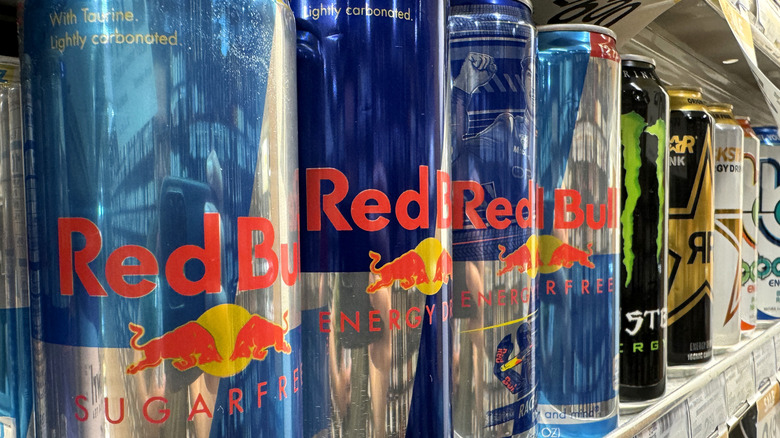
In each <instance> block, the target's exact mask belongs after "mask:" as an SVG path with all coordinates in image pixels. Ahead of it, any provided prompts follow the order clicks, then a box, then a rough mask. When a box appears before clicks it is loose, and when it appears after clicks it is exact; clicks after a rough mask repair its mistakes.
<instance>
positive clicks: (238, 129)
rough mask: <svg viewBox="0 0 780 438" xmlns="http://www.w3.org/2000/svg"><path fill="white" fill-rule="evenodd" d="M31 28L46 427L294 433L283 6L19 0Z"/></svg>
mask: <svg viewBox="0 0 780 438" xmlns="http://www.w3.org/2000/svg"><path fill="white" fill-rule="evenodd" d="M23 32H24V50H25V53H24V60H23V63H24V68H25V69H26V75H25V77H26V83H25V84H24V85H25V87H26V92H27V93H28V97H29V99H28V101H29V102H32V104H31V105H29V108H27V115H26V116H27V124H28V126H27V129H28V133H29V135H28V138H27V144H26V145H25V153H26V158H29V159H28V160H27V162H28V163H31V165H30V167H29V168H28V172H27V173H28V192H27V194H28V212H29V214H28V218H29V222H30V230H31V237H30V240H31V245H30V246H31V248H32V252H31V261H30V264H31V271H32V272H31V290H32V293H33V296H34V297H35V300H34V301H33V310H32V320H33V323H32V326H33V328H34V330H33V338H34V341H33V345H34V348H36V349H37V353H39V354H40V356H41V357H42V359H43V360H42V361H41V364H40V367H39V369H37V371H38V376H37V377H38V379H39V382H38V384H39V387H40V388H42V389H41V390H40V391H39V396H38V402H39V403H40V406H42V409H43V411H42V412H45V415H41V416H39V419H38V420H39V421H40V422H41V424H40V425H39V427H42V428H43V429H44V430H49V429H51V430H67V431H68V434H73V435H78V434H81V435H86V436H91V435H96V434H98V433H103V434H118V435H123V434H142V435H149V436H152V435H170V436H176V435H181V434H183V428H186V427H187V425H188V424H197V428H198V430H200V431H204V432H206V433H210V434H211V436H238V435H241V436H243V435H247V434H251V435H258V436H275V435H277V434H285V435H289V436H294V435H299V434H300V431H301V427H300V423H299V422H297V421H295V419H297V418H298V417H299V416H300V413H301V406H302V399H301V390H300V389H301V387H302V375H301V360H302V357H301V351H300V344H301V329H300V312H299V296H298V295H297V294H298V293H299V290H298V277H299V272H300V263H299V259H298V256H299V252H300V251H299V247H298V228H297V222H296V221H294V220H293V221H291V220H289V219H288V218H297V214H298V213H297V208H298V207H297V205H298V202H297V200H298V198H297V195H298V194H297V180H296V178H297V170H296V167H297V153H296V148H295V142H294V141H295V135H296V134H295V132H294V131H295V126H294V123H288V122H285V121H289V120H294V119H292V117H293V116H294V114H295V106H294V105H291V104H292V103H294V101H293V100H292V99H290V97H291V96H294V89H293V88H292V85H291V84H290V83H289V82H290V81H288V80H287V79H286V77H287V75H289V74H294V71H295V70H294V59H293V57H292V52H293V50H294V26H293V17H292V14H291V11H290V10H289V8H288V7H287V6H286V5H284V4H282V3H279V2H275V1H271V0H261V1H254V0H239V1H235V2H220V1H209V0H204V1H202V2H200V3H198V5H197V7H194V8H193V5H191V4H182V3H180V2H176V1H167V0H129V1H120V0H116V1H109V2H96V1H87V0H79V1H70V2H51V1H47V0H30V1H26V2H25V4H24V29H23ZM247 78H251V80H247ZM293 85H294V84H293ZM268 156H274V157H275V160H269V159H268ZM271 182H273V184H275V185H273V186H272V183H271ZM55 368H57V369H58V372H57V373H54V372H52V369H55ZM98 431H100V432H98Z"/></svg>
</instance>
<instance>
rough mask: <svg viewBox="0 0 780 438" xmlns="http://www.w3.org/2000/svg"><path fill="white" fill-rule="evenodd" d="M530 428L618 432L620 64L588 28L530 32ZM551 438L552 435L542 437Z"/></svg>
mask: <svg viewBox="0 0 780 438" xmlns="http://www.w3.org/2000/svg"><path fill="white" fill-rule="evenodd" d="M536 91H537V93H536V95H537V110H538V125H537V126H538V133H539V136H538V142H539V145H538V154H537V157H538V158H537V171H538V175H539V186H540V192H539V193H540V194H539V201H540V202H539V205H538V207H537V215H538V217H539V218H540V219H539V220H540V221H542V226H540V228H541V230H540V235H539V238H538V242H537V244H536V245H535V250H536V251H538V254H539V260H540V263H541V267H540V268H539V277H538V280H537V281H538V284H539V288H538V294H539V319H538V321H539V326H538V330H539V338H540V342H539V348H538V349H537V358H538V360H537V365H538V366H537V372H538V375H539V422H540V425H539V431H540V433H541V434H542V435H549V434H556V435H557V436H562V437H563V436H565V437H568V436H603V435H605V434H607V433H608V432H609V431H610V430H612V429H614V428H615V427H616V426H617V414H618V412H617V411H618V385H619V382H618V329H619V326H620V321H619V300H618V292H617V288H618V287H619V286H618V285H619V282H620V265H619V263H620V249H619V245H620V236H619V234H618V232H619V223H618V221H619V217H618V211H619V209H620V190H619V187H620V128H619V123H620V119H619V114H620V105H619V102H620V58H619V56H618V54H617V51H616V50H615V39H614V34H611V33H610V31H609V30H607V29H605V28H601V27H597V26H582V25H573V26H569V25H553V26H541V27H539V63H538V71H537V90H536ZM550 436H554V435H550Z"/></svg>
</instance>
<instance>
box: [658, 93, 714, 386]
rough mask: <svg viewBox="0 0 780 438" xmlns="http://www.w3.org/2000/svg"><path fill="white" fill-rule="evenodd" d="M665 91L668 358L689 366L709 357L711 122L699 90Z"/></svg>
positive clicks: (704, 360) (711, 182)
mask: <svg viewBox="0 0 780 438" xmlns="http://www.w3.org/2000/svg"><path fill="white" fill-rule="evenodd" d="M667 92H668V93H669V97H670V110H671V112H670V118H669V188H670V190H669V196H668V199H669V252H668V258H667V266H668V270H669V296H668V309H669V314H668V324H669V327H668V330H669V332H668V346H669V351H668V363H669V365H694V364H700V363H703V362H707V361H709V360H710V358H711V357H712V327H711V321H710V319H711V317H710V312H711V307H712V282H713V278H712V276H713V271H712V261H713V259H712V246H713V232H714V230H715V215H714V209H713V198H714V192H713V173H714V166H713V160H712V128H713V124H714V123H713V119H712V116H710V114H709V113H708V112H707V108H706V106H705V104H704V102H703V101H702V97H701V90H700V89H698V88H692V87H678V88H670V89H667ZM671 371H672V370H670V372H671Z"/></svg>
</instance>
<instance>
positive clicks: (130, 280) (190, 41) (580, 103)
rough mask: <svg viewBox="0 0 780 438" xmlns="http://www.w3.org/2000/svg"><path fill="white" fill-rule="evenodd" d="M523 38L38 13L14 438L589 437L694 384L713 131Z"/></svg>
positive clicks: (497, 22)
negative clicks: (27, 356)
mask: <svg viewBox="0 0 780 438" xmlns="http://www.w3.org/2000/svg"><path fill="white" fill-rule="evenodd" d="M531 7H532V5H531V3H530V1H528V0H490V1H487V0H486V1H481V0H454V1H452V2H451V6H450V7H449V8H448V7H447V5H446V2H438V1H423V2H404V1H399V2H396V3H394V4H393V5H392V7H390V6H387V5H381V6H380V5H378V4H371V3H366V4H362V5H359V6H356V5H354V4H352V3H350V2H347V1H343V0H337V1H335V2H333V3H331V4H327V5H326V4H324V3H321V2H310V1H308V0H295V1H292V2H290V3H289V4H288V3H287V2H284V1H271V0H230V1H227V0H219V1H218V0H193V1H191V2H186V3H182V2H175V1H170V0H134V1H132V2H125V1H118V0H108V1H101V2H97V1H94V0H74V1H66V2H61V1H59V2H52V1H50V0H25V1H24V2H23V4H22V8H21V12H20V13H21V15H20V24H21V27H22V28H21V35H22V51H21V53H22V86H23V87H22V89H23V96H22V97H23V102H24V105H23V108H24V111H23V113H24V134H25V135H24V147H23V152H24V180H25V189H26V190H25V193H23V195H25V196H26V200H25V201H24V202H25V203H26V205H27V218H26V219H27V230H28V235H29V239H28V250H29V257H28V258H29V262H28V265H29V289H30V306H29V308H30V310H29V314H30V316H29V320H30V321H29V325H30V327H31V333H32V334H31V341H30V342H29V345H30V349H31V351H32V364H33V365H32V366H29V367H27V368H25V367H24V366H22V367H21V368H19V369H20V370H21V371H24V370H25V369H29V370H34V378H35V385H34V386H33V388H34V390H33V392H34V399H35V427H34V428H33V427H32V426H28V424H29V421H30V420H29V418H30V415H29V412H30V410H29V409H27V410H26V411H25V412H27V417H24V416H23V415H22V416H17V417H15V418H16V419H15V421H16V426H15V427H16V429H15V430H17V431H19V432H18V435H20V436H24V435H25V432H27V431H32V430H33V429H36V430H37V433H38V435H40V436H52V437H57V436H66V437H70V436H90V437H91V436H166V437H167V436H195V437H203V436H220V437H230V436H274V437H276V436H291V437H294V436H306V437H311V436H317V437H322V436H338V437H341V436H355V437H363V436H375V437H394V436H410V437H414V436H420V437H439V436H461V437H493V436H522V437H532V436H537V435H541V436H543V437H551V436H562V437H565V436H603V435H604V434H606V433H608V432H609V431H610V430H612V429H614V428H615V427H616V426H617V413H618V393H619V390H620V393H621V394H623V393H624V391H626V394H628V395H629V398H631V397H635V398H643V397H644V398H652V397H655V396H657V395H660V394H661V393H663V391H664V383H665V375H666V369H665V364H666V355H667V341H666V336H665V333H664V329H665V327H666V325H667V319H668V324H669V338H668V339H669V341H668V344H669V347H668V356H669V360H670V363H673V358H676V357H680V359H679V361H681V362H682V363H688V362H696V361H699V360H703V359H705V358H708V357H709V356H707V355H706V352H705V353H701V351H706V349H707V348H710V349H711V345H710V344H709V342H710V341H709V340H700V339H698V338H693V337H690V336H689V334H690V335H691V336H696V334H697V333H700V332H701V331H702V330H705V331H707V330H710V329H711V325H710V321H709V319H707V320H706V321H704V320H703V319H701V318H704V317H703V316H695V315H699V314H698V313H696V312H698V309H700V308H701V309H703V310H702V311H704V312H706V311H709V308H710V306H711V303H712V302H716V303H717V302H718V300H719V298H717V296H718V294H720V293H721V292H720V291H716V290H715V289H716V288H715V286H716V285H718V284H721V283H722V284H728V285H732V283H733V281H737V282H739V281H738V280H739V279H737V280H734V279H733V278H731V277H729V278H726V277H724V279H722V280H720V279H708V280H707V279H705V280H704V281H706V282H707V284H706V287H704V288H702V287H699V286H702V285H704V283H703V282H702V283H701V284H699V283H697V282H698V281H699V280H700V279H702V278H704V277H705V276H706V275H710V274H708V273H712V272H713V271H716V272H717V270H712V269H710V268H709V266H711V260H712V257H713V254H715V257H719V256H718V255H717V254H718V248H719V247H718V246H717V245H719V243H718V241H716V240H714V239H715V238H716V237H717V235H716V233H715V228H714V224H715V220H716V219H717V218H716V217H715V216H713V215H715V214H722V217H721V219H720V222H719V223H720V224H722V226H721V227H720V228H718V230H720V229H724V230H726V231H724V232H723V233H722V236H724V239H725V240H726V241H727V243H726V244H733V243H734V242H735V241H736V242H738V241H739V240H734V239H736V236H737V235H739V234H740V231H739V228H736V229H735V228H733V225H734V222H739V223H740V224H741V223H742V221H741V218H742V217H743V212H742V207H741V204H740V205H738V206H736V207H734V206H732V205H731V204H727V203H726V201H728V202H732V201H734V199H735V197H734V196H731V195H729V196H724V197H723V202H724V204H723V206H720V204H717V202H718V201H717V200H716V201H715V202H716V203H715V204H713V200H712V199H713V196H712V193H713V192H712V191H711V190H712V187H713V186H717V184H718V183H717V182H715V183H713V178H714V175H715V174H716V168H715V165H714V163H715V162H716V160H714V159H713V158H712V154H713V152H712V148H711V146H710V142H712V141H713V140H712V139H711V138H710V137H711V135H712V132H713V131H716V129H715V128H714V126H715V125H713V123H712V118H711V116H710V115H708V114H707V113H706V112H704V113H702V114H703V115H701V116H699V115H697V114H694V113H691V112H690V111H694V112H695V111H698V110H699V109H701V108H699V106H696V105H701V102H700V96H699V97H696V96H688V95H681V96H677V95H676V94H674V93H672V92H670V93H669V94H671V95H672V99H671V104H672V105H671V107H672V112H671V115H669V106H668V103H667V102H668V97H667V94H666V93H665V92H664V90H663V89H662V88H661V87H660V84H659V81H658V78H657V76H655V73H654V72H653V69H652V65H651V64H649V63H648V62H647V60H646V59H643V58H641V57H633V58H632V57H627V58H626V59H625V60H624V63H623V68H622V70H621V64H620V62H621V59H620V55H619V54H618V52H617V50H616V40H615V35H614V34H613V33H612V32H610V31H609V30H607V29H604V28H600V27H595V26H585V25H578V26H567V25H563V26H562V25H553V26H545V27H543V28H542V27H540V28H539V29H538V32H537V29H536V27H535V26H534V24H533V22H532V18H531ZM621 71H622V76H623V78H624V83H623V94H622V102H623V106H622V107H623V110H621V82H620V80H621V79H620V77H621ZM627 79H629V80H627ZM643 81H644V82H643ZM627 90H631V92H634V94H630V92H629V91H627ZM17 93H18V90H17ZM675 99H681V100H680V101H681V102H682V101H685V102H688V103H687V104H686V105H687V106H685V105H683V107H684V108H683V107H679V108H678V106H675V105H676V102H677V100H675ZM632 105H633V106H632ZM0 106H1V104H0ZM694 106H695V107H696V108H694ZM626 108H629V109H631V110H630V111H626ZM0 110H2V108H0ZM676 110H680V111H688V113H683V114H684V116H683V117H682V118H681V117H678V116H677V115H676V114H677V112H676ZM695 117H699V118H698V119H696V120H694V119H695ZM688 119H690V120H688ZM700 119H706V120H705V121H706V122H707V123H709V125H707V126H704V125H702V124H701V123H699V124H696V123H698V122H699V121H700ZM1 120H2V111H0V128H1V125H2V122H1ZM621 125H622V131H621ZM676 136H677V137H676ZM686 136H688V137H691V138H692V139H691V138H688V137H686ZM667 138H668V139H670V142H667ZM675 138H677V140H675V141H678V142H679V143H674V141H671V140H673V139H675ZM740 138H741V137H740ZM17 140H20V139H19V137H17ZM717 141H718V140H717V138H716V139H715V142H716V143H717ZM689 142H690V143H689ZM697 142H699V143H697ZM621 143H622V150H621ZM673 143H674V144H673ZM667 144H669V145H670V146H669V150H670V151H672V150H673V149H676V151H674V152H675V154H679V157H682V158H678V156H677V155H674V154H672V152H670V153H669V154H668V155H669V160H668V161H669V162H676V163H678V165H675V166H672V165H670V164H667V160H666V157H667V153H666V150H667V147H666V145H667ZM705 144H706V145H708V146H706V147H705V146H704V145H705ZM19 145H21V143H19ZM19 145H17V146H19ZM734 147H735V148H736V146H734ZM739 149H740V151H736V150H735V151H732V152H733V155H734V157H737V158H735V159H738V160H739V163H737V164H736V165H741V160H742V152H741V147H740V148H739ZM14 150H16V151H17V155H16V156H17V157H18V156H19V154H18V152H19V149H18V147H17V149H14ZM0 152H2V149H0ZM725 154H726V155H728V156H731V153H730V152H726V153H725ZM737 154H738V155H737ZM732 161H733V160H732ZM0 162H2V161H0ZM689 164H691V165H694V164H695V167H689ZM724 165H725V164H724ZM667 166H669V170H668V176H667V171H666V169H667ZM691 169H692V170H691ZM732 173H736V169H734V171H733V172H732ZM0 175H3V173H0ZM9 175H10V174H9ZM741 175H742V174H741V173H740V176H741ZM732 179H733V178H732ZM15 180H18V175H17V177H16V179H15ZM739 183H740V184H741V179H740V180H739ZM754 185H755V184H754ZM724 187H725V183H724ZM740 187H741V186H740ZM718 190H720V189H718ZM724 190H725V189H724ZM739 190H740V191H741V188H740V189H739ZM692 193H693V195H692ZM708 193H709V195H708ZM719 193H720V192H719ZM724 193H725V192H724ZM729 193H730V192H729ZM1 196H7V195H1ZM707 196H709V198H708V197H707ZM2 199H5V198H0V202H3V201H2ZM740 201H741V200H740ZM3 205H5V204H3ZM666 205H668V209H669V211H668V213H667V211H666ZM708 208H709V210H707V209H708ZM716 208H717V209H718V210H715V209H716ZM706 211H711V212H712V215H711V216H707V215H708V214H709V213H706ZM719 211H720V213H718V212H719ZM667 214H668V221H667V220H666V217H667ZM704 216H707V217H708V218H709V219H707V218H705V217H704ZM719 217H720V216H719ZM707 221H709V222H707ZM709 225H712V227H710V228H706V227H707V226H709ZM667 226H668V233H667V230H666V227H667ZM740 226H741V225H740ZM686 227H687V228H686ZM23 228H24V227H22V229H23ZM705 228H706V229H705ZM675 229H684V230H687V231H686V232H688V231H690V232H691V233H693V234H689V235H686V237H685V239H683V238H682V237H679V236H682V234H679V233H678V234H674V230H675ZM696 233H700V234H696ZM729 233H730V234H729ZM753 235H755V234H753ZM13 236H15V237H16V236H21V234H18V232H14V234H13ZM666 236H668V240H669V241H668V249H669V251H668V253H667V250H666V249H667V242H666V240H667V237H666ZM675 236H678V237H675ZM729 237H734V239H731V240H729ZM678 240H679V241H680V242H682V243H681V244H678ZM683 240H684V242H683ZM4 241H5V240H4ZM713 245H715V248H713ZM724 245H725V244H724ZM686 248H687V249H686ZM735 248H736V251H737V253H738V254H739V252H740V249H739V248H738V247H735ZM685 251H688V252H685ZM722 253H724V254H725V253H726V252H725V251H724V252H722ZM675 256H676V257H677V258H676V259H675ZM672 259H675V262H674V263H673V262H672V261H671V260H672ZM715 263H718V264H723V265H724V266H725V264H726V262H725V261H724V262H719V261H717V260H716V261H715ZM667 265H669V272H670V273H671V272H675V274H674V275H672V274H669V276H668V280H667V270H666V269H667V268H666V266H667ZM705 265H706V266H705ZM3 266H4V267H5V266H7V264H6V263H4V264H3ZM741 266H742V265H740V267H739V268H738V269H741ZM722 271H723V275H730V274H731V273H732V272H731V271H729V270H728V269H725V268H724V269H723V270H722ZM740 274H741V271H740ZM700 277H701V278H700ZM667 282H668V284H667ZM719 282H720V283H719ZM667 288H668V290H669V309H670V311H669V312H668V315H667V311H666V308H667V307H666V299H667V296H666V291H667ZM621 296H622V298H623V301H622V302H621ZM713 296H715V297H716V298H715V299H713ZM737 297H739V293H737ZM626 300H629V301H626ZM631 300H633V301H631ZM731 304H734V307H733V308H729V310H728V311H727V312H732V311H735V309H736V308H737V305H738V304H739V302H737V303H731ZM621 307H622V309H623V310H622V311H621ZM743 307H745V306H743ZM716 313H717V312H713V314H716ZM621 315H623V316H621ZM778 317H780V314H778ZM621 318H624V321H622V322H623V324H624V325H623V329H622V330H621ZM696 318H699V319H696ZM707 318H708V317H707ZM718 318H720V316H718ZM726 319H729V318H726ZM11 320H12V319H10V317H9V319H8V321H11ZM26 323H27V322H25V321H22V322H20V323H17V325H18V326H22V327H23V326H24V324H26ZM4 324H5V321H4ZM618 332H620V333H621V334H622V333H623V332H627V333H629V334H630V335H631V336H632V339H630V340H624V339H623V337H622V335H621V336H619V335H618ZM631 332H633V333H631ZM675 336H677V337H675ZM738 337H739V334H738V335H737V338H738ZM22 343H23V344H24V345H28V344H26V343H24V341H23V342H22ZM629 343H630V346H629ZM637 344H640V345H639V347H637ZM677 344H680V345H679V347H678V346H677ZM700 344H702V345H700ZM16 345H17V347H15V348H26V347H22V346H19V345H18V344H16ZM699 347H702V349H703V350H701V349H698V348H699ZM628 349H630V352H629V351H628ZM686 349H687V350H686ZM619 352H622V355H621V354H619ZM628 353H632V354H633V353H647V354H643V359H642V360H641V361H639V360H636V358H637V357H638V356H630V355H629V354H628ZM675 355H679V356H675ZM705 356H706V357H705ZM624 357H625V358H628V359H626V360H623V359H621V358H624ZM621 361H622V362H621ZM639 362H641V363H642V364H647V365H641V367H643V368H637V367H636V366H634V365H633V364H634V363H639ZM13 363H14V364H15V365H14V366H16V367H19V364H20V363H21V362H13ZM678 363H680V362H678ZM22 365H23V364H22ZM632 367H633V368H632ZM622 368H625V369H626V370H628V371H625V370H623V369H622ZM619 370H620V371H621V374H619ZM632 370H633V371H632ZM632 379H633V380H632ZM648 387H650V389H649V390H648ZM631 391H634V392H633V393H632V392H631ZM632 394H633V395H632ZM648 394H649V395H648ZM27 403H28V404H29V401H28V402H27ZM0 407H2V406H0ZM0 414H2V415H6V414H5V413H4V412H0ZM8 415H9V417H13V415H11V414H8ZM0 419H2V417H0ZM28 433H29V432H28Z"/></svg>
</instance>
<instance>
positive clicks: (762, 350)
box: [753, 339, 777, 392]
mask: <svg viewBox="0 0 780 438" xmlns="http://www.w3.org/2000/svg"><path fill="white" fill-rule="evenodd" d="M776 361H777V358H776V357H775V343H774V340H773V339H770V340H768V341H767V342H764V343H763V344H761V345H759V346H758V348H756V349H755V350H753V363H754V364H755V376H756V392H759V391H760V390H761V389H762V388H765V387H766V386H767V385H769V384H770V382H771V381H773V380H774V376H775V372H776V371H777V365H776Z"/></svg>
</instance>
